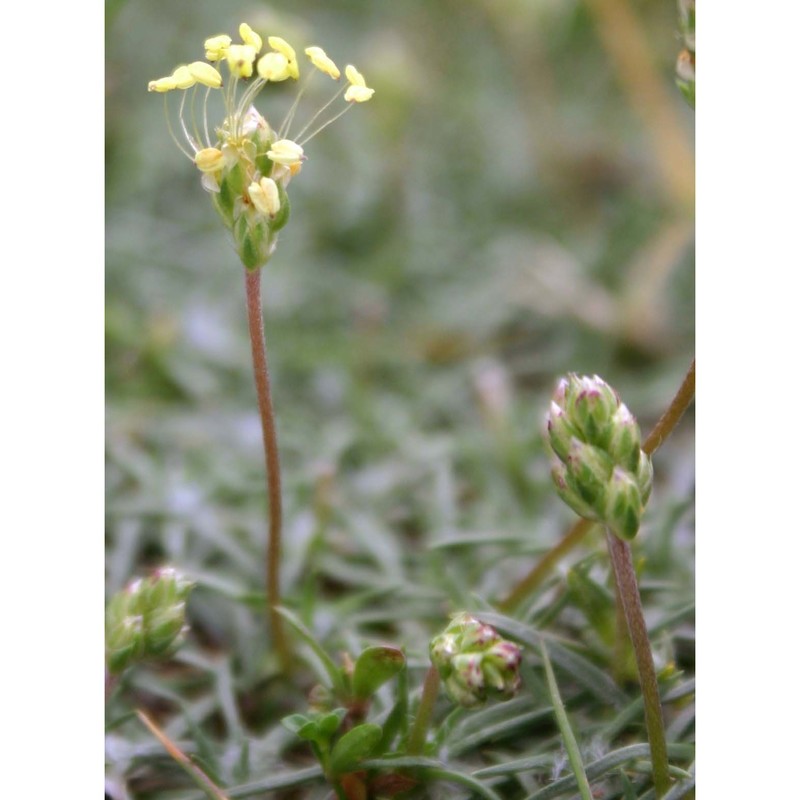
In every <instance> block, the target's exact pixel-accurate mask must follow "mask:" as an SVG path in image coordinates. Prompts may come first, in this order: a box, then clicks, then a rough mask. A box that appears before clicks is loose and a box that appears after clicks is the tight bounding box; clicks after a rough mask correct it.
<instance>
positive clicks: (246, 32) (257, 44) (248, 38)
mask: <svg viewBox="0 0 800 800" xmlns="http://www.w3.org/2000/svg"><path fill="white" fill-rule="evenodd" d="M239 36H241V37H242V41H243V42H244V43H245V44H249V45H250V46H251V47H254V48H255V51H256V53H258V52H259V51H260V50H261V45H262V44H263V42H262V41H261V37H260V36H259V35H258V34H257V33H256V32H255V31H254V30H253V29H252V28H251V27H250V26H249V25H248V24H247V23H246V22H243V23H242V24H241V25H240V26H239Z"/></svg>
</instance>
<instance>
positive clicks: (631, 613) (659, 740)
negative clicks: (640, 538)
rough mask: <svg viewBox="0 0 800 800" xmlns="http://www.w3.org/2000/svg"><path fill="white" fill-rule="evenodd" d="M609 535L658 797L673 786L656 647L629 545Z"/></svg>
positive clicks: (610, 549)
mask: <svg viewBox="0 0 800 800" xmlns="http://www.w3.org/2000/svg"><path fill="white" fill-rule="evenodd" d="M606 539H607V541H608V552H609V555H610V556H611V563H612V564H613V565H614V577H615V579H616V582H617V589H618V591H619V596H620V599H621V600H622V609H623V611H624V612H625V620H626V621H627V623H628V633H629V634H630V637H631V643H632V644H633V651H634V654H635V656H636V667H637V669H638V672H639V684H640V686H641V688H642V700H643V701H644V719H645V724H646V725H647V738H648V740H649V742H650V758H651V759H652V762H653V783H654V785H655V789H656V797H663V796H664V794H665V793H666V792H667V791H668V790H669V786H670V779H669V759H668V758H667V740H666V736H665V734H664V719H663V717H662V714H661V698H660V697H659V695H658V679H657V677H656V668H655V665H654V664H653V651H652V650H651V649H650V639H649V638H648V636H647V626H646V625H645V621H644V612H643V611H642V600H641V597H640V596H639V585H638V583H637V582H636V572H635V570H634V567H633V557H632V556H631V548H630V545H629V544H628V543H627V542H625V541H623V540H622V539H620V538H619V537H617V536H615V535H614V534H613V533H611V531H606Z"/></svg>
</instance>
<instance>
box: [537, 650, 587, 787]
mask: <svg viewBox="0 0 800 800" xmlns="http://www.w3.org/2000/svg"><path fill="white" fill-rule="evenodd" d="M541 648H542V663H543V664H544V671H545V674H546V676H547V687H548V689H549V690H550V698H551V699H552V701H553V712H554V713H555V716H556V721H557V722H558V728H559V730H560V731H561V739H562V741H563V742H564V748H565V749H566V751H567V757H568V758H569V763H570V766H571V767H572V772H573V773H574V775H575V780H576V781H577V782H578V791H579V792H580V795H581V798H582V800H592V787H591V786H590V785H589V780H588V779H587V777H586V769H585V768H584V766H583V759H582V758H581V750H580V747H579V746H578V740H577V739H576V738H575V733H574V732H573V730H572V727H571V726H570V724H569V717H567V709H566V708H564V701H563V700H562V699H561V693H560V692H559V691H558V684H557V683H556V676H555V673H554V672H553V665H552V664H551V663H550V656H548V654H547V647H546V646H545V643H544V639H542V640H541Z"/></svg>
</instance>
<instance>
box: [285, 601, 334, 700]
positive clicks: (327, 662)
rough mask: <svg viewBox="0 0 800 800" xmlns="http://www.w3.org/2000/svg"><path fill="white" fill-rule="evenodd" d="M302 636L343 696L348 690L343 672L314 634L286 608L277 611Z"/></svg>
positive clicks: (332, 685) (332, 683) (332, 684)
mask: <svg viewBox="0 0 800 800" xmlns="http://www.w3.org/2000/svg"><path fill="white" fill-rule="evenodd" d="M275 610H276V611H277V612H278V613H279V614H280V615H281V616H282V617H283V618H284V619H285V620H286V621H287V622H288V623H289V624H290V625H291V626H292V627H293V628H294V629H295V630H296V631H297V633H298V634H299V635H300V637H301V638H302V639H303V641H304V642H305V643H306V644H307V645H308V646H309V647H310V648H311V649H312V650H313V651H314V654H315V655H316V656H317V658H318V659H319V660H320V661H321V662H322V665H323V667H324V668H325V671H326V672H327V673H328V677H329V678H330V681H331V687H332V688H333V689H334V691H336V692H338V693H340V694H343V693H344V692H345V690H346V687H345V684H344V678H343V677H342V671H341V670H340V669H339V668H338V667H337V666H336V664H334V663H333V659H332V658H331V657H330V656H329V655H328V654H327V653H326V652H325V650H323V648H322V645H320V644H319V642H317V640H316V639H315V638H314V634H312V633H311V631H310V630H309V629H308V628H306V626H305V625H303V623H302V622H301V621H300V620H299V619H298V617H297V616H296V615H295V614H294V613H292V612H291V611H289V609H288V608H285V607H284V606H278V607H277V608H276V609H275Z"/></svg>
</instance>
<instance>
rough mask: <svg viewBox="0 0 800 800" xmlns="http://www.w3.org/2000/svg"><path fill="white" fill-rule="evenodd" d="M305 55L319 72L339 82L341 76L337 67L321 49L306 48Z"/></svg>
mask: <svg viewBox="0 0 800 800" xmlns="http://www.w3.org/2000/svg"><path fill="white" fill-rule="evenodd" d="M306 55H307V56H308V57H309V58H310V59H311V63H312V64H313V65H314V66H315V67H316V68H317V69H318V70H320V71H321V72H324V73H325V74H326V75H330V76H331V78H333V79H334V80H339V76H340V75H341V74H342V73H341V72H340V71H339V67H337V66H336V64H334V63H333V61H331V59H330V58H328V56H327V54H326V53H325V51H324V50H323V49H322V48H321V47H306Z"/></svg>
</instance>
